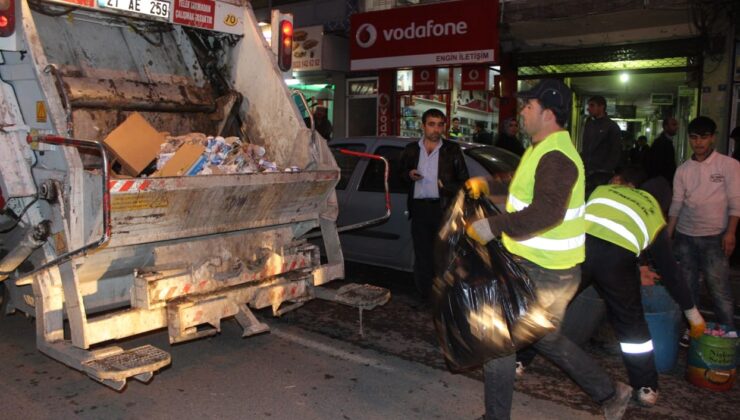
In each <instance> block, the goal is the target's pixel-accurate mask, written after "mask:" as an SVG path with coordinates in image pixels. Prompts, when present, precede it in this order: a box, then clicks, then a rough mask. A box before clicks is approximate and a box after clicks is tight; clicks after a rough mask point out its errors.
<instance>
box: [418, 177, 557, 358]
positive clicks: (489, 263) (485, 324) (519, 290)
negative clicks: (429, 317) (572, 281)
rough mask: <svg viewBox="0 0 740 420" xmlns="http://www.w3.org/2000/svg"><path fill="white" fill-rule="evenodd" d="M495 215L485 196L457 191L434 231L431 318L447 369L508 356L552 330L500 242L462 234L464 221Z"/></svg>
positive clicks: (528, 283)
mask: <svg viewBox="0 0 740 420" xmlns="http://www.w3.org/2000/svg"><path fill="white" fill-rule="evenodd" d="M497 213H499V211H498V209H496V207H495V205H494V204H493V203H491V202H490V201H489V200H488V199H487V198H479V199H475V200H474V199H471V198H469V197H467V196H466V194H465V193H464V192H463V191H461V192H460V193H458V196H457V197H456V199H455V202H454V203H453V205H452V206H450V210H448V215H447V218H446V219H445V222H444V224H443V226H442V228H441V230H440V234H439V239H441V240H440V241H439V242H438V243H437V249H436V250H435V252H436V257H437V261H438V264H437V267H436V270H437V276H436V278H435V280H434V288H433V292H432V299H433V300H432V302H433V316H434V325H435V329H436V331H437V336H438V338H439V341H440V344H441V347H442V351H443V353H444V356H445V361H446V362H447V366H448V367H449V368H450V370H453V371H464V370H469V369H473V368H477V367H479V366H480V365H482V364H483V363H485V362H486V361H487V360H489V359H493V358H497V357H502V356H506V355H509V354H512V353H514V352H515V351H516V350H518V349H520V348H522V347H525V346H527V345H529V344H531V343H533V342H535V341H537V340H538V339H539V338H541V337H543V336H544V335H546V334H547V333H549V332H550V331H553V330H555V326H554V325H553V324H552V323H551V322H550V320H549V319H550V317H549V316H548V314H547V312H546V311H545V310H544V309H542V306H541V305H539V304H538V302H537V294H536V290H535V287H534V284H533V282H532V281H531V280H530V278H529V275H528V274H527V272H526V271H525V270H523V269H522V268H521V267H520V266H519V265H518V264H517V262H516V261H515V260H514V258H513V257H512V255H511V254H510V253H509V252H508V251H507V250H506V249H505V248H504V246H503V244H502V243H501V242H500V241H499V240H497V239H494V240H493V241H491V242H489V243H488V244H487V245H485V246H483V245H480V244H479V243H477V242H475V241H474V240H472V239H470V238H469V237H468V236H467V235H466V234H465V226H466V224H467V223H469V222H472V221H475V220H477V219H480V218H483V217H490V216H492V215H494V214H497Z"/></svg>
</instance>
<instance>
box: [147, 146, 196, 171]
mask: <svg viewBox="0 0 740 420" xmlns="http://www.w3.org/2000/svg"><path fill="white" fill-rule="evenodd" d="M205 151H206V148H205V146H203V145H202V144H190V143H185V144H183V145H182V146H180V148H179V149H177V152H175V155H174V156H172V157H171V158H170V159H169V160H168V161H167V163H165V164H164V166H163V167H162V169H160V170H159V171H157V172H155V173H154V175H152V176H184V175H195V173H191V168H193V166H194V165H195V164H196V163H197V162H199V161H200V160H202V155H203V152H205ZM201 169H202V165H201ZM196 173H197V172H196Z"/></svg>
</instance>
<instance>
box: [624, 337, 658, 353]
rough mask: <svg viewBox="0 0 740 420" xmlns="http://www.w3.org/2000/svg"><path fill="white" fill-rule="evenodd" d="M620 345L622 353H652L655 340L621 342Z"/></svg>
mask: <svg viewBox="0 0 740 420" xmlns="http://www.w3.org/2000/svg"><path fill="white" fill-rule="evenodd" d="M619 347H621V348H622V353H626V354H642V353H650V352H651V351H653V340H648V341H646V342H644V343H619Z"/></svg>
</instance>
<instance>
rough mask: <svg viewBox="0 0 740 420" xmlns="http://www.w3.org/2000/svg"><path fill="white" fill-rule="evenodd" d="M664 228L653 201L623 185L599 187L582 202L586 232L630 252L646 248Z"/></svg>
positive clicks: (655, 202) (651, 197) (658, 210)
mask: <svg viewBox="0 0 740 420" xmlns="http://www.w3.org/2000/svg"><path fill="white" fill-rule="evenodd" d="M663 226H665V219H664V218H663V213H662V212H661V210H660V206H659V205H658V202H657V201H656V200H655V198H654V197H653V196H652V195H650V194H649V193H647V192H646V191H642V190H638V189H636V188H632V187H629V186H624V185H602V186H600V187H597V188H596V189H595V190H594V192H593V193H592V194H591V199H590V200H589V201H588V203H586V233H588V234H589V235H591V236H594V237H596V238H599V239H602V240H604V241H606V242H609V243H612V244H614V245H617V246H619V247H622V248H624V249H627V250H629V251H632V252H634V253H635V254H636V255H640V253H641V252H642V251H643V250H644V249H645V248H647V247H648V246H650V243H651V242H652V241H653V239H655V235H657V233H658V232H659V231H660V229H661V228H662V227H663Z"/></svg>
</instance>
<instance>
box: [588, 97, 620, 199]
mask: <svg viewBox="0 0 740 420" xmlns="http://www.w3.org/2000/svg"><path fill="white" fill-rule="evenodd" d="M588 115H589V119H588V120H586V125H585V126H584V127H583V147H582V149H581V158H582V159H583V166H584V167H585V169H586V197H588V196H589V195H590V194H591V191H593V190H594V188H596V187H598V186H599V185H604V184H606V183H608V182H609V180H610V179H611V178H612V176H614V170H615V169H616V168H617V166H618V165H619V161H620V159H621V157H622V135H621V133H622V130H620V129H619V126H618V125H617V123H615V122H614V121H612V119H611V118H609V116H607V115H606V99H604V97H603V96H593V97H591V98H590V99H589V100H588Z"/></svg>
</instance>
